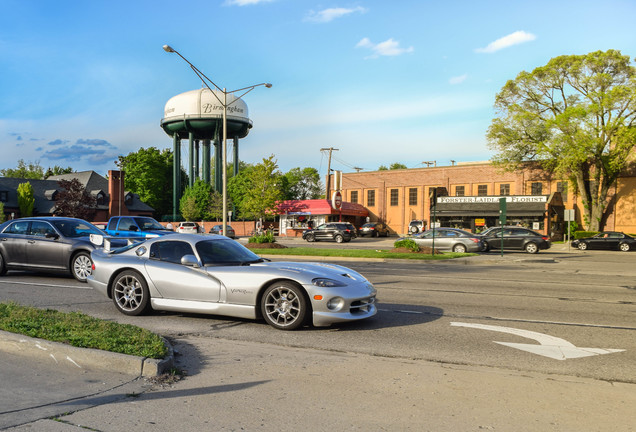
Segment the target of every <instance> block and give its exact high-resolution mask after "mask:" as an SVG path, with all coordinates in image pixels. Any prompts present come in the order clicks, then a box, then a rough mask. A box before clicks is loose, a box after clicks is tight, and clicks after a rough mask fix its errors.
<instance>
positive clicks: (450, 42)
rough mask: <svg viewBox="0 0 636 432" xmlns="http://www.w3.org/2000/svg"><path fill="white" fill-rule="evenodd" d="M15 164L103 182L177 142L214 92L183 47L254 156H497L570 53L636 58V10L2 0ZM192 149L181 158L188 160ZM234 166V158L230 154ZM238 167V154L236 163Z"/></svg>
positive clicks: (4, 164)
mask: <svg viewBox="0 0 636 432" xmlns="http://www.w3.org/2000/svg"><path fill="white" fill-rule="evenodd" d="M0 7H1V8H2V11H3V17H2V25H1V26H0V146H1V149H2V151H1V152H0V169H6V168H15V167H16V166H17V164H18V160H20V159H22V160H24V161H25V162H27V163H39V164H40V165H41V166H42V167H43V168H44V169H46V168H48V167H53V166H61V167H68V166H70V167H72V168H73V169H74V170H75V171H84V170H94V171H97V172H98V173H100V174H102V175H104V174H106V173H107V171H108V170H111V169H117V167H116V165H115V161H116V160H117V157H118V156H120V155H127V154H129V153H131V152H136V151H138V150H139V149H140V148H148V147H156V148H159V149H171V148H172V139H171V138H170V137H169V136H168V135H167V134H166V133H165V132H164V131H163V130H162V129H161V127H160V122H161V119H162V117H163V114H164V111H163V110H164V106H165V104H166V102H167V101H168V100H169V99H170V98H171V97H173V96H176V95H178V94H181V93H183V92H186V91H190V90H195V89H198V88H201V81H200V80H199V78H198V77H197V76H196V75H195V74H194V73H193V71H192V70H191V69H190V68H189V66H188V65H187V63H186V62H184V61H183V60H182V59H181V58H179V57H178V56H177V55H176V54H170V53H167V52H165V51H164V50H163V49H162V46H163V45H165V44H168V45H170V46H172V47H173V48H174V49H176V50H177V51H179V53H181V55H183V56H184V57H185V58H187V59H188V60H189V61H190V62H191V63H192V64H194V65H195V66H196V67H197V68H198V69H200V70H201V71H203V72H204V73H205V74H206V75H207V76H208V77H210V78H211V79H212V80H213V81H214V83H215V84H217V85H218V86H219V87H221V88H227V89H228V90H229V89H236V88H242V87H246V86H250V85H253V84H257V83H263V82H269V83H272V84H273V86H272V88H265V87H257V88H255V89H254V90H253V91H252V92H250V93H249V94H247V95H246V96H245V97H244V101H245V103H246V104H247V106H248V109H249V117H250V119H251V120H252V122H253V128H252V129H251V130H250V133H249V135H248V136H247V137H245V138H244V139H242V140H241V142H240V145H239V149H240V159H241V160H243V161H245V162H248V163H259V162H261V161H262V160H263V158H267V157H269V156H270V155H274V156H275V159H276V160H277V162H278V166H279V168H280V170H281V171H282V172H287V171H289V170H290V169H292V168H295V167H301V168H304V167H314V168H316V169H318V170H319V172H320V173H321V174H322V175H323V176H324V175H325V174H326V172H327V152H326V151H321V149H324V148H334V149H337V150H334V151H333V152H332V162H331V168H332V169H336V170H342V171H344V172H354V171H355V170H358V169H362V170H364V171H373V170H376V169H377V168H378V167H379V166H381V165H385V166H389V165H390V164H392V163H395V162H398V163H401V164H404V165H406V166H407V167H408V168H417V167H422V166H426V165H425V164H424V162H431V161H435V162H436V164H437V165H438V166H444V165H450V164H451V160H452V161H456V162H474V161H486V160H488V159H490V158H491V157H492V156H493V153H492V152H491V150H490V149H489V148H488V145H487V141H486V138H485V134H486V131H487V129H488V126H489V125H490V123H491V121H492V119H493V117H494V116H495V115H496V113H495V111H494V109H493V104H494V100H495V96H496V95H497V93H498V92H499V91H500V90H501V88H502V87H503V86H504V85H505V83H506V82H507V81H508V80H511V79H514V78H515V77H516V76H517V75H518V74H519V73H520V72H522V71H528V72H529V71H532V70H533V69H534V68H536V67H539V66H543V65H545V64H546V63H547V62H548V61H549V60H550V59H551V58H553V57H557V56H560V55H572V54H586V53H589V52H593V51H598V50H602V51H605V50H608V49H617V50H620V51H621V52H622V53H623V54H624V55H629V56H630V57H632V58H634V57H636V31H634V27H633V20H634V17H636V1H635V0H631V1H627V0H606V1H604V2H599V1H597V0H595V1H587V0H549V1H544V0H527V1H525V0H506V1H491V0H481V1H475V0H465V1H464V0H448V1H428V0H393V1H386V0H359V1H356V0H352V1H349V0H326V1H325V0H218V1H215V0H202V1H198V0H192V1H186V2H176V3H175V2H174V1H163V0H135V1H120V0H108V1H103V0H92V1H86V0H78V1H74V0H58V1H49V0H0ZM187 147H188V146H187V141H186V140H184V141H182V160H187V152H188V148H187ZM229 154H230V155H231V151H230V152H229ZM229 157H230V158H231V156H229Z"/></svg>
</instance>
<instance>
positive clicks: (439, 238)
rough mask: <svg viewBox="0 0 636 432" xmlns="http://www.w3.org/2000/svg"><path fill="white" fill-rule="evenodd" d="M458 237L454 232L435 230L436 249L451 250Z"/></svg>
mask: <svg viewBox="0 0 636 432" xmlns="http://www.w3.org/2000/svg"><path fill="white" fill-rule="evenodd" d="M456 237H457V234H456V233H455V232H454V231H447V230H435V249H440V250H450V248H451V246H452V245H453V243H454V241H455V238H456Z"/></svg>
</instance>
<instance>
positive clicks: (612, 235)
mask: <svg viewBox="0 0 636 432" xmlns="http://www.w3.org/2000/svg"><path fill="white" fill-rule="evenodd" d="M571 245H572V246H573V247H576V248H579V249H580V250H587V249H605V250H620V251H623V252H628V251H630V250H632V249H636V239H635V238H634V237H631V236H628V235H627V234H625V233H622V232H615V231H605V232H601V233H598V234H596V235H595V236H593V237H586V238H582V239H577V240H573V241H572V243H571Z"/></svg>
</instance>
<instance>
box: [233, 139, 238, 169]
mask: <svg viewBox="0 0 636 432" xmlns="http://www.w3.org/2000/svg"><path fill="white" fill-rule="evenodd" d="M238 143H239V137H237V136H235V137H234V157H233V158H232V160H233V162H234V176H237V175H238V173H239V148H238Z"/></svg>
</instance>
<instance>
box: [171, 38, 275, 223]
mask: <svg viewBox="0 0 636 432" xmlns="http://www.w3.org/2000/svg"><path fill="white" fill-rule="evenodd" d="M163 50H164V51H165V52H168V53H175V54H177V55H178V56H179V57H181V58H182V59H183V60H184V61H185V62H186V63H188V64H189V65H190V68H191V69H192V70H193V71H194V73H195V74H197V76H198V77H199V79H200V80H201V81H202V82H203V84H204V85H205V86H206V87H207V88H208V90H210V92H211V93H212V94H213V95H214V97H215V98H216V100H217V101H219V103H220V104H221V106H223V144H222V149H221V151H222V153H223V154H222V155H221V156H222V157H221V159H222V162H221V163H222V165H223V172H222V173H221V174H222V189H223V190H222V195H223V232H222V233H223V235H226V233H227V169H226V168H227V167H226V165H227V109H228V107H229V106H230V105H232V104H234V103H236V102H237V101H238V100H240V99H241V98H242V97H243V96H245V95H246V94H248V93H249V92H251V91H252V90H254V88H256V87H259V86H265V87H267V88H271V87H272V85H271V84H270V83H260V84H254V85H251V86H247V87H243V88H240V89H236V90H232V91H227V90H226V89H225V88H223V89H221V88H220V87H219V86H218V85H216V84H215V83H214V81H212V80H211V79H210V78H208V77H207V76H205V74H204V73H203V72H201V71H200V70H199V69H197V67H196V66H194V65H193V64H192V63H190V62H189V61H188V59H186V58H185V57H184V56H182V55H181V54H180V53H179V51H177V50H175V49H174V48H172V47H171V46H170V45H164V46H163ZM208 81H209V82H210V84H212V85H213V86H214V88H216V90H217V91H219V92H221V93H223V100H221V99H220V98H219V97H218V96H217V94H216V92H214V91H213V90H212V89H211V88H210V86H209V85H208ZM240 91H243V93H242V94H241V95H240V96H238V97H236V96H235V99H234V100H233V101H232V102H230V103H227V95H228V94H233V93H236V92H240ZM175 133H176V132H175ZM217 178H218V177H217Z"/></svg>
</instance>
